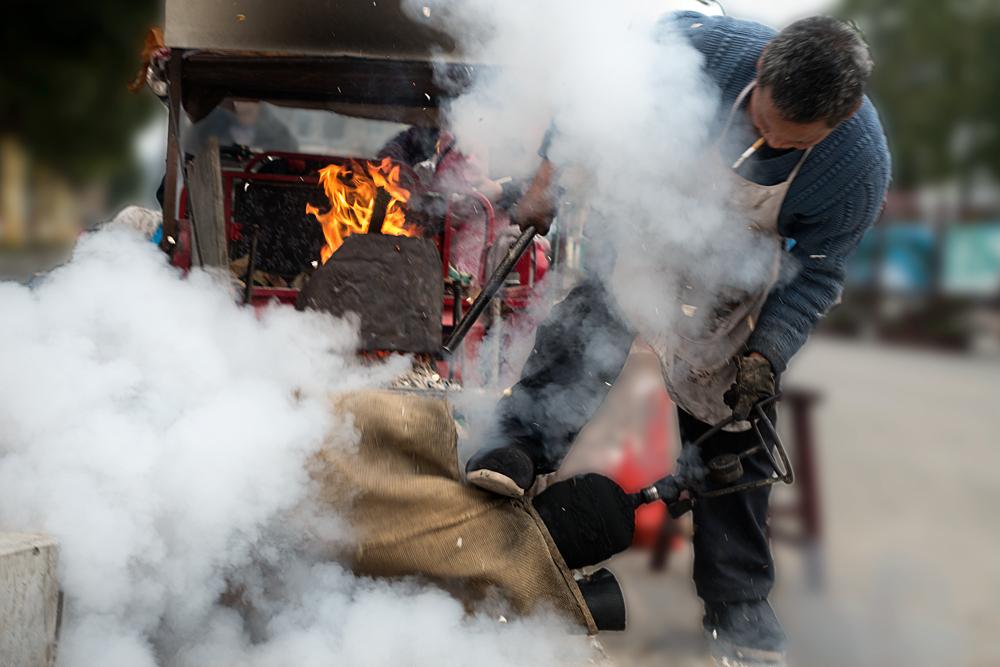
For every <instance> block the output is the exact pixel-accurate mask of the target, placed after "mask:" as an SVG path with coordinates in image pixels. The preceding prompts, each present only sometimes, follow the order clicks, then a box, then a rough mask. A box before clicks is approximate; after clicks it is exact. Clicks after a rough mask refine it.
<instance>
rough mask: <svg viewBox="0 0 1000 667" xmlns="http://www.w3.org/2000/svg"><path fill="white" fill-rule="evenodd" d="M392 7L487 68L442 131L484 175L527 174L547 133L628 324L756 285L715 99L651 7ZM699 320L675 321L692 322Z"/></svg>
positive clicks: (479, 3)
mask: <svg viewBox="0 0 1000 667" xmlns="http://www.w3.org/2000/svg"><path fill="white" fill-rule="evenodd" d="M404 5H405V6H407V7H408V8H409V10H410V12H411V14H412V15H413V16H414V17H415V18H416V20H424V21H429V22H431V23H432V24H434V25H435V26H436V27H438V28H441V29H444V30H446V31H448V32H449V33H450V34H452V35H453V36H454V37H455V38H456V40H458V42H459V44H460V46H461V48H462V50H463V56H462V57H463V59H464V60H465V61H467V62H474V63H483V64H484V65H486V66H488V67H490V66H491V67H493V68H492V69H489V70H488V72H487V73H485V74H483V73H480V76H479V77H478V78H477V80H476V83H475V84H474V86H473V88H472V89H471V90H470V91H469V92H468V93H466V94H464V95H463V96H461V97H460V98H458V99H457V100H455V101H454V102H453V103H452V105H451V108H450V111H449V114H448V121H449V123H450V127H451V129H452V130H453V131H454V132H455V133H456V135H457V137H458V139H459V142H460V144H462V143H463V142H464V143H466V144H468V145H471V146H475V145H487V146H488V147H489V154H490V160H491V170H492V172H493V173H494V174H506V173H513V174H514V175H516V176H521V177H527V176H530V175H531V173H532V172H533V170H534V168H535V167H536V166H537V164H538V161H539V158H538V156H537V150H538V147H539V146H540V144H541V140H542V136H543V134H544V133H545V131H546V129H547V128H548V127H549V126H550V124H551V125H553V126H554V127H555V128H556V129H557V134H556V135H555V139H554V141H553V143H552V146H551V148H550V150H549V158H550V159H551V160H552V161H553V162H554V163H555V164H556V165H557V166H559V167H561V168H563V169H564V170H565V171H564V174H563V179H562V183H563V185H564V186H565V187H567V188H568V190H569V192H567V195H566V197H565V198H566V199H574V200H576V201H583V202H585V203H586V204H587V205H588V206H589V208H590V215H589V221H588V224H589V226H590V234H591V235H592V242H591V244H590V245H589V246H588V253H592V254H593V252H594V251H595V250H597V249H598V248H599V247H600V246H602V245H604V246H609V247H610V246H613V247H614V248H615V249H616V250H617V252H618V255H619V257H620V258H623V259H624V262H626V263H628V264H629V265H630V266H631V268H632V271H631V275H630V276H628V277H627V278H620V284H627V285H628V289H625V290H623V291H622V290H620V291H618V292H617V297H618V300H619V301H620V302H621V305H622V306H623V307H624V308H625V310H626V312H629V313H635V315H633V320H637V319H638V320H647V321H648V327H649V328H652V329H660V330H662V329H666V328H669V327H671V326H673V325H675V324H677V321H678V318H679V317H680V315H681V314H680V313H678V312H676V309H677V301H676V298H675V297H676V292H677V289H678V283H681V288H682V289H683V287H684V285H694V286H695V288H696V289H701V290H703V294H704V298H703V299H701V300H700V301H699V300H698V299H697V298H696V299H695V300H694V301H695V302H696V303H697V304H698V305H706V306H707V305H709V304H710V303H711V302H712V300H714V298H715V296H716V293H717V292H718V291H719V289H720V288H725V287H732V288H738V289H748V290H750V291H752V290H753V289H756V288H759V287H761V286H762V285H764V284H766V281H767V279H768V278H769V277H770V266H771V261H772V260H773V258H774V253H773V248H774V246H773V244H768V243H763V242H761V241H760V240H758V239H755V237H754V236H753V234H751V233H750V232H749V231H748V229H747V225H745V224H744V225H741V224H739V222H738V220H739V218H737V217H736V216H734V215H733V212H732V210H731V208H730V206H731V203H730V202H731V199H732V198H731V196H730V194H731V193H730V192H729V187H728V184H727V181H726V180H725V179H723V178H721V177H720V176H719V174H720V173H722V171H723V170H725V169H727V167H726V166H725V165H724V164H723V163H722V161H721V158H718V156H717V154H716V153H715V151H714V149H713V142H714V141H715V139H716V136H715V133H714V132H713V129H714V130H717V129H718V127H717V125H716V124H715V123H716V119H717V114H718V112H719V106H718V105H719V92H718V90H717V88H716V87H715V85H714V83H713V82H712V81H711V80H710V79H709V78H708V77H707V75H705V74H704V72H703V71H702V68H701V65H702V56H701V54H700V53H699V52H698V51H697V50H695V49H694V47H693V46H691V44H690V43H689V42H688V40H687V39H686V38H685V37H684V36H683V35H681V34H678V33H675V32H672V31H671V29H670V28H669V27H667V26H666V25H665V24H664V23H662V22H661V21H660V19H661V18H662V17H661V16H660V15H659V12H657V11H656V10H654V8H653V6H652V3H650V2H647V1H644V0H625V1H610V0H588V1H585V2H580V1H579V0H547V1H546V2H535V1H533V0H512V1H511V2H504V3H495V2H488V1H486V0H406V1H405V2H404ZM425 8H426V11H425ZM750 141H752V139H751V140H750ZM747 145H749V142H748V144H747ZM621 263H622V262H621V261H620V262H619V264H621ZM682 281H683V282H682ZM688 303H692V301H688ZM709 310H710V308H701V307H700V308H698V310H697V313H698V314H697V316H696V317H695V319H694V321H693V322H692V321H688V319H687V318H683V321H682V322H681V324H682V325H684V326H688V325H695V326H701V325H702V324H703V323H704V319H703V318H704V317H706V316H707V311H709Z"/></svg>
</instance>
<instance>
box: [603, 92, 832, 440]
mask: <svg viewBox="0 0 1000 667" xmlns="http://www.w3.org/2000/svg"><path fill="white" fill-rule="evenodd" d="M754 83H755V82H751V83H750V84H749V85H748V86H747V87H746V88H744V89H743V92H741V93H740V95H739V97H738V98H737V99H736V102H735V103H734V104H733V108H732V110H731V111H730V114H729V120H728V121H727V122H726V126H725V128H724V129H723V131H722V136H721V137H720V138H719V142H718V143H716V145H715V146H714V147H713V149H712V155H711V159H712V160H714V161H716V162H718V163H720V165H721V167H722V168H721V169H720V170H719V172H720V173H721V174H722V178H724V179H726V180H727V181H728V183H727V184H726V187H728V188H729V192H730V193H731V205H732V207H733V208H734V211H733V218H732V222H733V224H734V225H736V224H742V225H746V226H748V227H749V228H750V229H751V230H754V232H755V234H757V235H758V236H757V237H756V238H755V239H754V241H755V243H757V244H758V246H757V248H754V252H757V251H758V250H759V251H761V252H762V253H764V256H765V257H768V258H770V257H772V254H773V259H768V261H767V263H768V265H769V266H768V267H767V270H768V271H769V276H768V279H767V280H766V281H764V283H763V284H762V286H760V287H759V288H757V289H755V290H754V291H753V292H752V293H751V292H748V291H746V290H745V289H739V288H726V287H723V288H718V287H716V288H712V289H709V288H706V287H703V286H700V285H699V284H698V281H697V280H695V279H692V278H689V277H685V276H676V275H671V276H667V273H668V272H669V271H670V267H664V269H663V272H664V273H663V276H662V277H664V278H666V284H668V285H669V284H671V283H675V284H676V289H675V290H674V300H675V303H667V304H665V305H666V306H667V310H668V311H669V313H668V316H669V318H670V319H669V320H659V321H660V322H663V321H671V322H672V323H673V325H671V326H662V325H660V326H656V325H655V323H654V322H655V321H656V320H655V319H654V318H650V317H649V312H648V311H646V312H645V313H643V312H640V309H639V308H638V305H637V304H638V303H639V302H641V299H636V298H635V292H636V288H637V285H640V284H642V283H640V282H637V281H636V278H637V274H636V271H637V270H638V269H636V267H635V266H634V263H633V262H631V261H629V260H630V258H629V257H627V256H625V257H623V256H622V255H621V254H619V257H618V260H617V261H616V263H615V269H614V273H613V277H612V290H613V292H614V293H615V296H616V298H617V300H618V302H619V303H620V304H621V306H622V309H623V310H624V312H625V313H626V314H627V315H628V316H629V318H630V319H631V320H632V323H633V324H634V325H635V326H636V328H637V330H638V331H639V335H640V336H641V337H642V339H643V340H644V341H646V343H647V344H649V345H650V346H651V347H652V348H653V350H654V351H655V352H656V354H657V356H659V358H660V364H661V367H662V369H663V378H664V381H665V383H666V387H667V391H668V392H669V394H670V398H671V399H672V400H673V401H674V403H676V404H677V405H678V406H679V407H681V408H682V409H684V410H685V411H686V412H688V413H689V414H691V415H693V416H694V417H696V418H697V419H699V420H701V421H704V422H707V423H709V424H715V423H717V422H720V421H722V420H723V419H726V418H727V417H729V416H730V415H731V414H732V409H731V408H730V407H728V406H727V405H726V404H725V403H724V402H723V400H722V395H723V393H725V391H726V390H727V389H729V387H730V385H732V384H733V382H734V381H735V379H736V365H735V364H734V363H732V359H733V357H734V356H736V355H737V354H741V353H742V352H743V350H744V346H745V344H746V342H747V339H749V337H750V334H751V333H752V332H753V328H754V326H755V324H756V322H757V318H758V316H759V315H760V312H761V309H762V308H763V307H764V302H765V301H766V300H767V295H768V292H769V291H770V289H771V287H773V286H774V283H775V282H776V281H777V279H778V270H779V268H780V262H781V250H782V245H783V239H782V238H781V237H780V236H779V234H778V213H779V211H780V210H781V204H782V202H783V201H784V199H785V195H786V194H787V193H788V188H789V186H790V185H791V183H792V180H793V179H794V178H795V176H796V175H797V174H798V172H799V168H800V167H801V166H802V163H803V162H805V160H806V158H807V157H808V156H809V153H810V151H811V150H812V149H811V148H810V149H808V150H806V152H805V154H804V155H803V156H802V159H800V160H799V162H798V164H796V165H795V168H794V169H793V170H792V173H791V174H790V175H789V177H788V180H786V181H785V182H784V183H779V184H777V185H770V186H767V185H758V184H756V183H753V182H751V181H748V180H747V179H745V178H743V177H741V176H739V175H738V174H737V173H736V172H735V171H734V170H733V169H732V168H731V167H730V166H729V164H728V163H726V162H725V161H724V159H723V157H722V155H721V153H720V152H719V143H721V141H722V139H723V138H724V137H725V136H726V134H727V133H728V131H729V128H730V127H731V126H732V123H733V119H734V118H735V116H736V113H737V111H738V110H739V108H740V105H741V104H742V103H743V100H744V99H746V96H747V95H748V94H749V93H750V91H751V90H752V89H753V86H754ZM748 251H750V248H748ZM674 273H676V272H674ZM651 284H652V283H651V282H650V281H648V280H647V281H646V282H645V286H646V287H647V288H648V287H649V286H651ZM658 284H659V285H662V284H664V281H659V282H658ZM630 303H631V304H632V306H633V307H632V308H630ZM699 310H700V311H701V312H698V311H699ZM657 312H659V311H657ZM671 313H672V314H671ZM747 428H749V423H748V422H740V423H737V424H732V425H730V426H729V427H727V430H734V431H743V430H746V429H747Z"/></svg>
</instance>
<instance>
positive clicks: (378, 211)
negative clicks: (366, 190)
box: [368, 188, 392, 234]
mask: <svg viewBox="0 0 1000 667" xmlns="http://www.w3.org/2000/svg"><path fill="white" fill-rule="evenodd" d="M391 203H392V195H390V194H389V191H388V190H386V189H385V188H379V189H378V191H377V192H376V194H375V201H373V202H372V219H371V221H370V222H369V223H368V233H369V234H381V233H382V223H384V222H385V214H386V213H387V212H388V210H389V204H391Z"/></svg>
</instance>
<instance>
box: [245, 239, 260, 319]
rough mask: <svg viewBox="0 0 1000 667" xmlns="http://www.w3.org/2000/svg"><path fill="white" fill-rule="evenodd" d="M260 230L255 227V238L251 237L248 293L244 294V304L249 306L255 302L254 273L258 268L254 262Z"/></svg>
mask: <svg viewBox="0 0 1000 667" xmlns="http://www.w3.org/2000/svg"><path fill="white" fill-rule="evenodd" d="M259 231H260V228H259V227H258V226H257V225H254V226H253V236H251V237H250V257H249V258H248V259H247V278H246V291H245V292H243V303H244V304H249V303H251V302H252V301H253V272H254V269H255V268H256V266H255V265H256V262H255V261H254V260H255V259H256V257H257V233H258V232H259Z"/></svg>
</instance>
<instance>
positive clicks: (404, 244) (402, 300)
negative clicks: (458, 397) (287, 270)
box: [295, 234, 444, 356]
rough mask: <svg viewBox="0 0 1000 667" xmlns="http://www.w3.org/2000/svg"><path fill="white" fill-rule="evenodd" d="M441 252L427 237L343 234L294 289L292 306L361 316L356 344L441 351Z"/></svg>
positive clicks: (368, 348) (372, 348)
mask: <svg viewBox="0 0 1000 667" xmlns="http://www.w3.org/2000/svg"><path fill="white" fill-rule="evenodd" d="M443 302H444V279H443V277H442V275H441V256H440V255H439V254H438V251H437V247H436V246H435V245H434V242H433V241H431V240H430V239H419V238H409V237H405V236H384V235H381V234H354V235H351V236H348V237H347V239H345V241H344V245H342V246H340V247H339V248H338V249H337V251H336V252H334V253H333V255H332V256H331V257H330V259H329V260H328V261H327V262H326V264H324V265H322V266H321V267H319V269H317V270H316V272H315V273H314V274H313V276H312V278H311V279H310V280H309V282H308V283H306V285H305V286H304V287H303V288H302V291H301V292H300V293H299V297H298V300H297V301H296V304H295V307H296V308H297V309H299V310H304V309H306V308H313V309H316V310H323V311H326V312H328V313H332V314H334V315H336V316H338V317H341V316H344V315H346V314H347V313H356V314H357V315H358V317H359V318H360V320H361V339H360V343H359V349H361V350H365V351H369V352H370V351H381V350H385V351H399V352H415V353H419V354H431V355H434V356H438V355H440V354H441V340H442V337H441V315H442V309H443V305H444V303H443Z"/></svg>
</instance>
